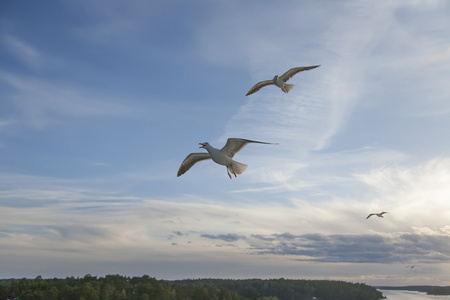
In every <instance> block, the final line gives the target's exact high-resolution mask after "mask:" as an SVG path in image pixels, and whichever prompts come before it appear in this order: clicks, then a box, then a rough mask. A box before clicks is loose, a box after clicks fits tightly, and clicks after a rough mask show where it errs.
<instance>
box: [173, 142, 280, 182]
mask: <svg viewBox="0 0 450 300" xmlns="http://www.w3.org/2000/svg"><path fill="white" fill-rule="evenodd" d="M249 143H258V144H273V143H266V142H258V141H252V140H246V139H236V138H229V139H228V140H227V143H226V144H225V146H224V147H223V148H222V149H220V150H219V149H216V148H214V147H213V146H211V145H210V144H209V143H206V142H205V143H199V145H201V146H200V147H199V148H204V149H206V151H208V153H191V154H189V155H188V156H187V157H186V158H185V159H184V161H183V163H182V164H181V166H180V168H179V169H178V173H177V176H181V175H183V174H184V173H186V172H187V170H189V169H190V168H191V167H192V166H193V165H195V164H196V163H198V162H199V161H202V160H207V159H212V160H213V161H214V162H215V163H217V164H219V165H223V166H226V167H227V174H228V176H229V177H230V179H231V178H232V177H231V174H230V172H231V173H232V174H233V175H234V177H237V175H240V174H242V173H244V171H245V169H247V165H246V164H243V163H240V162H237V161H235V160H233V157H234V155H235V154H236V153H238V152H239V151H241V150H242V148H244V147H245V146H246V145H247V144H249Z"/></svg>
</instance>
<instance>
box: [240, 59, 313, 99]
mask: <svg viewBox="0 0 450 300" xmlns="http://www.w3.org/2000/svg"><path fill="white" fill-rule="evenodd" d="M319 66H320V65H317V66H309V67H297V68H292V69H290V70H289V71H287V72H286V73H284V74H283V75H281V76H278V75H275V77H274V78H273V79H272V80H264V81H260V82H258V83H257V84H255V85H254V86H253V87H252V88H251V89H250V90H249V91H248V92H247V94H246V95H245V96H248V95H251V94H253V93H256V92H257V91H259V90H260V89H261V88H263V87H265V86H266V85H271V84H275V85H276V86H277V87H279V88H280V89H281V90H282V91H283V92H285V93H289V91H290V90H292V89H293V88H294V85H293V84H287V83H286V81H288V80H289V79H291V78H292V77H294V75H295V74H297V73H298V72H301V71H307V70H311V69H314V68H317V67H319Z"/></svg>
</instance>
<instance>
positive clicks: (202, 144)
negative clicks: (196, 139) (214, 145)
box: [198, 142, 209, 148]
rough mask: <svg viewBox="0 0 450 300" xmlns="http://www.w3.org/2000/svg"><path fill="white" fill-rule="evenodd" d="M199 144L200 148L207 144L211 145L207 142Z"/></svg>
mask: <svg viewBox="0 0 450 300" xmlns="http://www.w3.org/2000/svg"><path fill="white" fill-rule="evenodd" d="M198 144H199V145H201V146H200V147H199V148H205V147H206V145H209V144H208V143H207V142H204V143H198Z"/></svg>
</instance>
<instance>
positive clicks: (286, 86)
mask: <svg viewBox="0 0 450 300" xmlns="http://www.w3.org/2000/svg"><path fill="white" fill-rule="evenodd" d="M293 88H294V85H293V84H285V85H284V86H283V87H282V88H281V89H282V90H283V92H285V93H289V91H290V90H292V89H293Z"/></svg>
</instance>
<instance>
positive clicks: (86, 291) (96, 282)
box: [0, 275, 382, 300]
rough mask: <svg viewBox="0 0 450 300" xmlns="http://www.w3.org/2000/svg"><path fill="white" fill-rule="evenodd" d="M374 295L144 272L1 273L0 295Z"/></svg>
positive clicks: (288, 299) (72, 299)
mask: <svg viewBox="0 0 450 300" xmlns="http://www.w3.org/2000/svg"><path fill="white" fill-rule="evenodd" d="M7 299H10V300H12V299H15V300H19V299H23V300H28V299H33V300H34V299H36V300H38V299H39V300H125V299H130V300H303V299H305V300H311V299H317V300H341V299H345V300H378V299H382V294H381V292H379V291H377V290H376V289H375V288H373V287H370V286H368V285H365V284H362V283H349V282H343V281H328V280H288V279H269V280H261V279H247V280H221V279H197V280H177V281H165V280H157V279H155V278H152V277H149V276H148V275H144V276H142V277H126V276H120V275H107V276H105V277H96V276H91V275H86V276H84V277H82V278H78V277H77V278H74V277H67V278H65V279H59V278H53V279H43V278H42V277H41V276H38V277H36V278H35V279H26V278H22V279H5V280H1V281H0V300H7Z"/></svg>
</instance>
